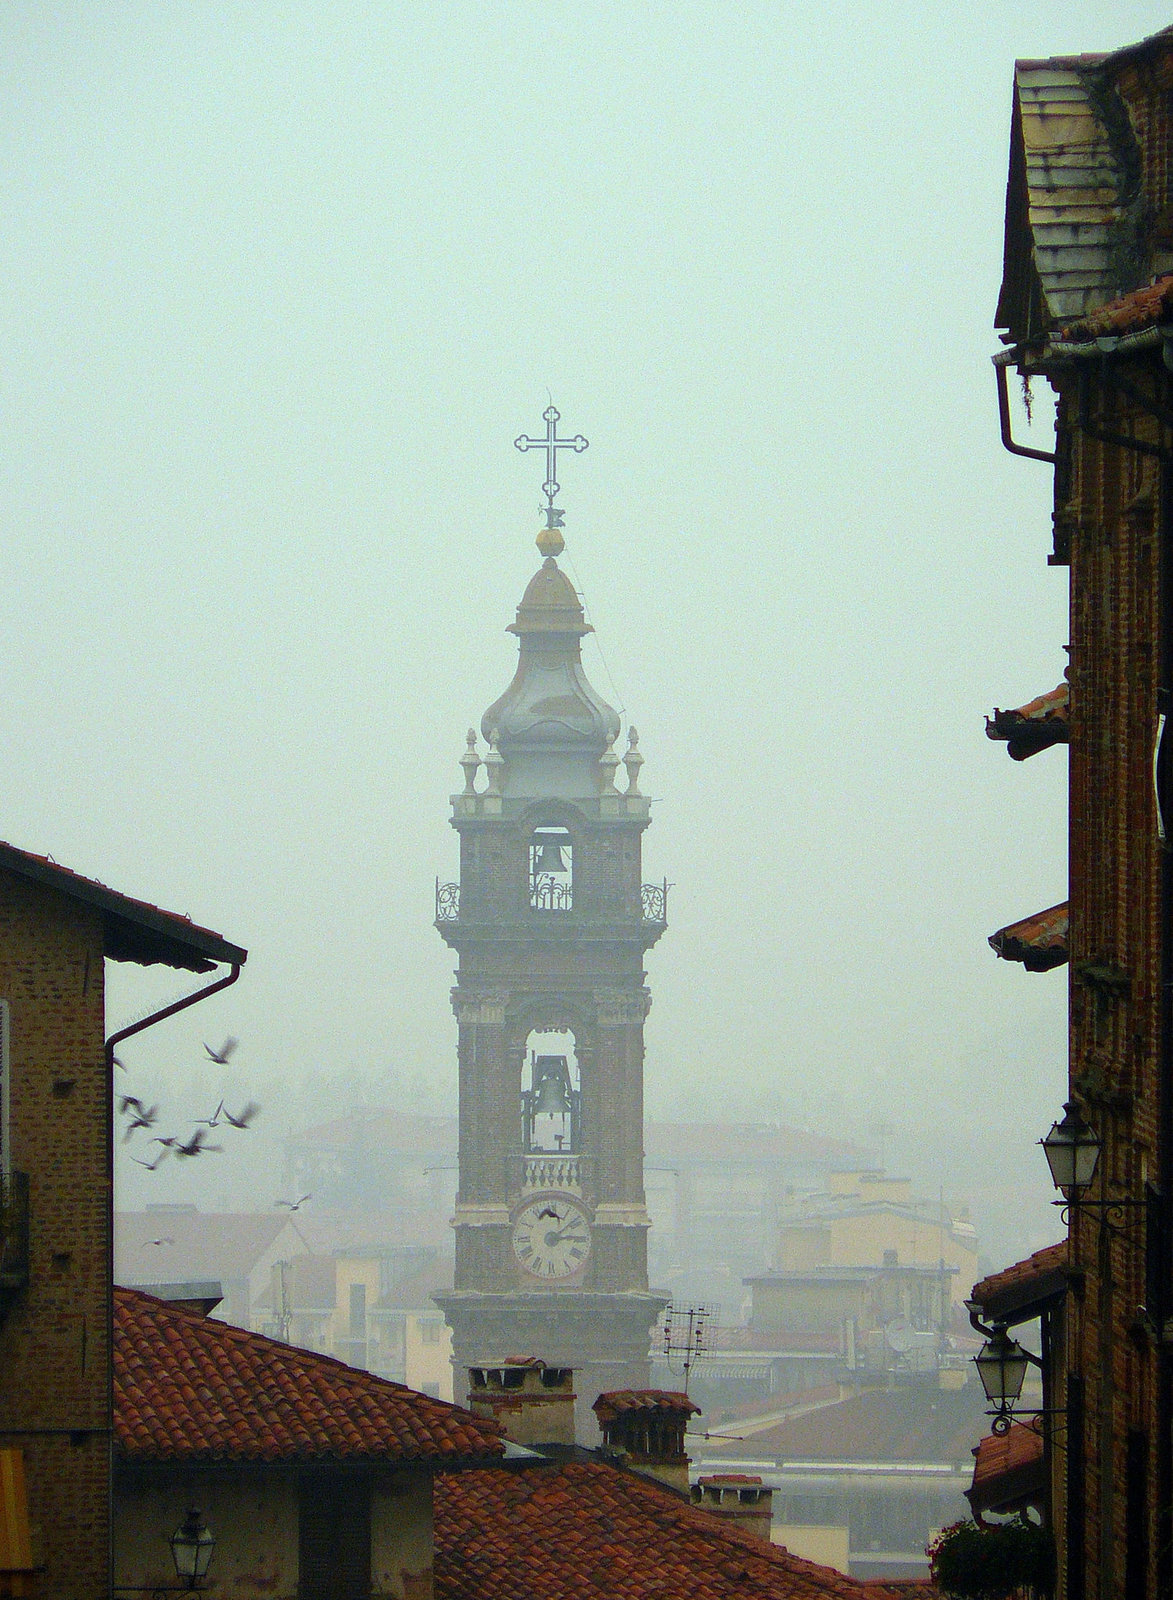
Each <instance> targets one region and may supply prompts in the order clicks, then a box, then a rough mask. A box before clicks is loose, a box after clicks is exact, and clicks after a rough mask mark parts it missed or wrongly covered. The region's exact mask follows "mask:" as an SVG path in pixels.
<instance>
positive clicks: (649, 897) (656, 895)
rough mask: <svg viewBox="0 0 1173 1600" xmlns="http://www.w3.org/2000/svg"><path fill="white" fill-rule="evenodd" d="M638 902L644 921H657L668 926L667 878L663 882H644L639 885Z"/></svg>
mask: <svg viewBox="0 0 1173 1600" xmlns="http://www.w3.org/2000/svg"><path fill="white" fill-rule="evenodd" d="M639 894H640V904H641V909H642V911H643V919H644V921H645V922H658V923H659V924H660V925H661V927H665V928H666V927H667V926H668V880H667V878H665V879H664V882H663V883H645V884H642V885H641V886H640V891H639Z"/></svg>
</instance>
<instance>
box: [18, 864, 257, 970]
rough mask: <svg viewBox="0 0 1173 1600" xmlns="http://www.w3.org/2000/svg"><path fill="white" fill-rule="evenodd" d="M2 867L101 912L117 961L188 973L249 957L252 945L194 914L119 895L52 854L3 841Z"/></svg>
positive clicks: (109, 946)
mask: <svg viewBox="0 0 1173 1600" xmlns="http://www.w3.org/2000/svg"><path fill="white" fill-rule="evenodd" d="M0 868H3V869H4V870H6V871H8V872H13V873H16V875H17V876H18V877H22V878H28V879H29V880H31V881H32V882H34V883H40V884H44V885H45V886H46V887H47V888H50V889H56V890H57V891H58V892H59V893H60V894H64V895H67V896H68V897H69V898H70V899H71V900H79V901H81V902H82V903H83V904H84V905H90V906H93V907H94V908H95V909H96V910H98V911H100V912H101V913H102V921H103V925H104V929H105V935H106V954H107V955H108V956H109V957H110V958H111V959H112V960H114V961H138V962H141V963H142V964H143V965H144V966H150V965H152V964H153V963H155V962H159V963H162V964H163V965H164V966H169V967H179V968H182V969H183V970H184V971H187V972H210V971H211V970H212V968H213V967H214V966H215V965H216V964H217V963H218V962H221V961H223V962H228V963H232V964H241V963H243V962H244V961H246V960H247V959H248V951H247V950H242V949H241V948H240V947H239V946H238V945H234V944H229V942H228V940H227V939H225V938H224V937H223V936H222V935H221V934H218V933H213V932H212V930H211V929H210V928H201V927H199V926H198V924H196V923H194V922H192V921H191V919H190V918H189V917H181V916H178V915H177V914H176V913H175V912H174V911H163V910H162V909H161V908H160V907H159V906H155V905H152V904H151V903H150V901H148V900H134V899H132V898H131V897H130V896H129V895H125V894H119V893H118V891H117V889H108V888H107V887H106V885H105V884H104V883H99V882H98V881H97V880H96V879H95V878H83V877H82V875H81V874H80V873H79V872H72V871H71V870H70V869H69V868H68V867H63V866H60V865H59V864H58V863H57V862H56V861H53V860H52V859H51V858H50V857H49V856H37V855H33V854H32V853H31V852H30V851H28V850H20V849H18V848H17V846H16V845H14V844H5V843H4V842H3V841H0Z"/></svg>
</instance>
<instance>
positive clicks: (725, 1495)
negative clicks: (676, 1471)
mask: <svg viewBox="0 0 1173 1600" xmlns="http://www.w3.org/2000/svg"><path fill="white" fill-rule="evenodd" d="M692 1503H693V1505H694V1506H700V1507H702V1508H703V1509H704V1510H705V1511H711V1512H712V1513H713V1515H714V1516H717V1517H725V1518H726V1519H727V1520H728V1521H729V1522H731V1523H732V1524H733V1526H734V1527H735V1528H742V1529H743V1530H744V1531H745V1532H746V1533H752V1534H753V1536H754V1538H755V1539H764V1540H765V1541H766V1543H767V1544H769V1542H770V1521H771V1518H772V1517H773V1511H774V1491H773V1489H767V1488H766V1486H765V1485H764V1484H763V1483H762V1480H761V1479H760V1478H757V1477H752V1476H751V1475H750V1474H749V1473H746V1472H714V1473H713V1474H712V1476H711V1477H706V1478H698V1479H697V1481H696V1482H695V1483H694V1484H693V1486H692Z"/></svg>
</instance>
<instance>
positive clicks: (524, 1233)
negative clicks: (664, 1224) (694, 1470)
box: [436, 406, 668, 1418]
mask: <svg viewBox="0 0 1173 1600" xmlns="http://www.w3.org/2000/svg"><path fill="white" fill-rule="evenodd" d="M550 411H551V412H553V419H552V420H551V418H550V412H547V414H546V417H547V422H548V424H549V428H550V432H551V437H552V435H553V431H554V424H555V423H556V421H557V417H558V414H557V412H556V411H554V408H553V407H552V406H551V408H550ZM526 443H529V441H526ZM585 443H586V441H585V440H582V441H581V442H580V443H576V444H575V446H574V447H575V448H584V447H585ZM522 444H523V441H521V440H519V441H518V445H519V448H520V447H522ZM552 480H553V472H552V470H551V471H550V472H549V473H548V481H547V484H546V490H547V495H548V498H549V500H550V508H549V510H548V511H547V521H548V523H549V526H548V527H547V528H545V529H543V531H542V533H541V534H540V535H539V538H538V548H539V550H540V551H541V553H542V555H543V557H544V560H543V561H542V564H541V566H540V567H539V568H538V570H537V572H536V573H535V574H534V576H533V577H532V578H531V579H530V582H529V584H528V586H527V587H526V590H525V594H524V595H523V596H522V600H521V604H520V605H519V606H518V609H517V619H516V621H515V622H513V623H512V624H510V627H509V629H508V631H509V632H511V633H514V634H516V635H517V638H518V641H519V656H518V664H517V670H516V672H515V674H514V677H513V681H512V683H511V684H510V685H509V687H508V688H507V689H506V691H505V693H504V694H503V695H502V696H501V697H500V698H499V699H498V700H496V701H495V702H494V703H493V705H491V706H490V707H489V709H488V710H487V711H486V712H485V714H484V716H483V717H482V719H481V735H482V737H483V739H484V740H485V742H486V745H487V749H486V750H485V751H484V753H483V754H482V753H481V750H480V749H479V748H478V743H477V736H476V733H475V731H474V730H471V729H470V731H469V734H468V748H467V750H466V751H465V753H464V755H463V756H462V757H461V760H460V764H461V766H462V768H463V769H464V790H463V793H461V794H458V795H454V796H453V797H452V818H451V821H452V826H453V827H454V828H455V829H456V831H457V833H458V834H459V836H460V881H459V883H446V884H438V885H437V889H436V926H437V928H438V929H439V932H440V934H441V935H442V937H443V938H444V940H445V942H446V943H447V944H448V945H450V946H451V948H452V949H453V950H455V951H456V952H457V954H458V956H459V966H458V968H457V975H456V977H457V982H456V987H455V989H454V990H453V991H452V1004H453V1009H454V1011H455V1012H456V1019H457V1024H458V1030H459V1039H458V1046H457V1049H458V1058H459V1074H460V1151H459V1161H460V1179H459V1189H458V1193H457V1199H456V1215H455V1217H454V1219H453V1225H454V1227H455V1230H456V1275H455V1286H454V1291H453V1293H452V1294H450V1295H444V1296H440V1297H438V1303H439V1304H440V1306H441V1307H442V1309H443V1310H444V1312H445V1315H446V1316H447V1318H448V1321H449V1323H450V1325H451V1327H452V1332H453V1346H454V1357H453V1359H454V1363H455V1367H456V1379H457V1387H458V1390H459V1389H460V1388H461V1386H462V1385H463V1383H464V1382H465V1381H466V1374H467V1369H468V1368H469V1367H478V1368H497V1367H500V1366H502V1364H503V1363H504V1362H505V1361H506V1360H507V1358H508V1357H510V1356H537V1357H540V1358H541V1359H542V1360H543V1361H545V1362H546V1363H547V1364H548V1365H551V1366H554V1367H573V1368H574V1369H575V1370H576V1373H577V1374H578V1379H577V1390H578V1397H579V1406H580V1412H581V1414H582V1415H583V1416H584V1418H589V1408H590V1406H591V1404H592V1403H593V1401H594V1399H595V1398H596V1396H597V1395H598V1394H599V1393H601V1392H603V1391H606V1390H612V1389H627V1388H641V1387H646V1386H647V1383H648V1377H649V1373H648V1350H649V1344H650V1336H651V1326H652V1323H653V1321H654V1320H655V1318H656V1316H657V1315H658V1313H659V1311H660V1309H661V1308H662V1306H663V1304H664V1301H663V1300H662V1298H661V1297H659V1296H657V1295H652V1294H650V1293H649V1292H648V1276H647V1229H648V1216H647V1211H646V1208H645V1203H644V1189H643V1054H644V1046H643V1027H644V1018H645V1017H646V1015H647V1012H648V1009H649V1005H650V1000H649V996H648V991H647V989H646V988H645V986H644V977H645V974H644V970H643V961H644V953H645V951H647V950H648V949H650V947H651V946H652V945H653V944H655V942H656V940H657V939H658V938H659V937H660V935H661V934H662V933H663V932H664V930H665V927H666V925H667V894H668V886H667V884H666V883H665V884H646V883H644V882H643V876H642V870H641V843H642V837H643V832H644V830H645V828H646V827H647V826H648V822H649V807H648V801H647V799H646V798H645V797H644V796H643V794H641V792H640V785H639V772H640V767H641V766H642V764H643V756H642V755H641V754H640V751H639V741H638V736H637V735H636V732H635V729H634V728H633V729H631V730H630V732H629V735H628V744H627V749H626V753H625V755H624V757H623V760H622V765H623V766H624V768H625V769H626V784H625V786H624V788H623V789H622V791H621V790H620V788H619V787H618V786H617V784H616V773H617V770H618V768H619V766H620V758H619V757H618V756H617V755H616V754H615V752H614V749H613V748H612V747H613V745H614V743H615V740H616V739H617V737H618V735H619V717H618V716H617V714H616V713H615V711H613V710H612V708H611V707H610V706H609V705H607V703H606V702H605V701H604V700H603V699H602V697H601V696H600V695H599V694H598V693H597V692H596V690H595V689H594V688H593V687H592V686H591V684H590V683H589V681H588V680H587V677H586V674H585V673H584V671H583V667H582V661H581V642H582V639H583V637H584V635H586V634H587V633H589V632H591V627H590V624H589V623H588V622H587V621H586V619H585V617H584V614H583V609H582V606H581V604H580V602H579V598H578V595H577V593H576V592H575V589H574V587H573V585H572V584H571V582H570V580H569V579H568V578H567V577H566V575H565V573H564V572H563V571H562V570H561V568H560V567H559V566H558V562H557V559H556V558H557V556H558V555H560V554H561V552H562V550H563V548H564V543H563V539H562V535H561V533H560V532H559V531H558V529H559V527H560V525H561V516H562V514H561V512H559V511H557V510H556V509H555V508H554V507H553V493H556V492H557V487H558V486H557V484H556V483H553V493H552V492H551V482H552ZM482 766H483V767H484V780H483V782H482V783H481V784H480V785H478V781H477V780H478V774H479V773H480V769H481V768H482Z"/></svg>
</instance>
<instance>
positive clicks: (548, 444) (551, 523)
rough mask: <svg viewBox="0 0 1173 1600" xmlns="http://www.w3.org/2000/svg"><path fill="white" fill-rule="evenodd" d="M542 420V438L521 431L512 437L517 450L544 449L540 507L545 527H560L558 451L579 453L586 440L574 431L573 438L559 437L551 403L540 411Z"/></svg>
mask: <svg viewBox="0 0 1173 1600" xmlns="http://www.w3.org/2000/svg"><path fill="white" fill-rule="evenodd" d="M542 421H543V422H544V423H545V424H546V437H545V438H544V439H530V438H527V437H526V435H525V434H524V433H523V434H522V435H521V437H520V438H517V439H514V441H513V442H514V444H515V445H516V446H517V448H518V449H519V450H522V451H524V450H544V451H545V452H546V481H545V483H543V485H542V493H543V494H544V495H545V497H546V504H545V505H544V506H543V507H542V509H543V511H544V512H545V516H546V529H547V531H549V530H550V529H551V528H560V527H561V526H562V518H563V517H564V516H565V515H566V513H565V512H564V511H560V510H559V508H558V507H557V506H556V505H555V504H554V496H555V495H556V494H557V493H558V489H559V483H558V471H557V469H558V452H559V450H573V451H574V452H575V454H576V455H577V454H579V453H580V452H581V451H583V450H585V449H586V447H587V444H588V442H589V441H588V440H586V439H584V438H583V436H582V434H581V433H576V434H575V436H574V438H573V439H559V437H558V423H559V421H560V413H559V412H558V410H557V409H556V408H555V406H554V405H553V403H551V404H550V405H548V406H547V407H546V409H545V410H544V411H543V412H542Z"/></svg>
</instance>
